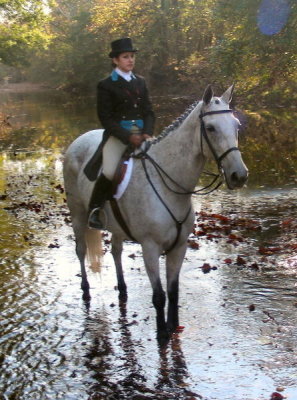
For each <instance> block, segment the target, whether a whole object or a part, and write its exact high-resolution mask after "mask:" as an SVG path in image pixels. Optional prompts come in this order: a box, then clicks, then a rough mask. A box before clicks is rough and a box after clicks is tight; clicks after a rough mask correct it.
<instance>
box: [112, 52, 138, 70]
mask: <svg viewBox="0 0 297 400" xmlns="http://www.w3.org/2000/svg"><path fill="white" fill-rule="evenodd" d="M113 62H114V63H115V64H116V66H117V67H118V68H119V69H120V70H121V71H123V72H130V71H132V69H133V68H134V65H135V53H133V52H130V51H129V52H128V51H127V52H125V53H121V54H120V55H119V56H118V57H114V58H113Z"/></svg>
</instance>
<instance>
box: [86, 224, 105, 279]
mask: <svg viewBox="0 0 297 400" xmlns="http://www.w3.org/2000/svg"><path fill="white" fill-rule="evenodd" d="M85 240H86V245H87V258H88V261H89V263H90V266H91V269H92V270H93V271H94V272H100V270H101V260H102V256H103V252H102V235H101V231H98V230H95V229H89V228H87V229H86V232H85Z"/></svg>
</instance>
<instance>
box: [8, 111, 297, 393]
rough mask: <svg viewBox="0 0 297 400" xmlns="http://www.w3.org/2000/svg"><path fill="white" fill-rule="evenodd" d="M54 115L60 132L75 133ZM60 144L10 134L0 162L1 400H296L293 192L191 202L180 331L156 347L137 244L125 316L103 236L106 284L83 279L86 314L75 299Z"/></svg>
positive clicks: (130, 247)
mask: <svg viewBox="0 0 297 400" xmlns="http://www.w3.org/2000/svg"><path fill="white" fill-rule="evenodd" d="M9 104H10V103H7V107H8V105H9ZM42 104H43V106H42V107H43V110H46V107H45V105H44V103H42ZM51 104H52V105H53V108H55V111H54V112H53V113H52V114H51V118H52V120H53V121H56V122H55V124H56V125H55V129H57V126H59V125H62V123H61V121H63V120H65V121H66V122H67V121H68V123H69V120H68V119H67V115H64V113H59V112H58V108H59V107H58V106H57V105H56V104H55V103H51ZM35 106H36V104H35ZM55 113H56V114H55ZM66 114H67V113H66ZM54 115H56V117H54ZM82 115H83V113H82ZM66 122H65V124H66ZM53 124H54V122H53ZM69 124H70V125H71V123H69ZM70 125H69V126H68V127H66V128H65V132H69V130H70V128H72V127H71V126H70ZM82 125H83V122H82ZM65 126H66V125H65ZM38 129H39V128H38ZM45 131H46V132H49V130H48V128H47V129H45ZM71 132H72V133H71V135H73V134H74V133H73V130H71ZM65 135H66V134H65ZM65 135H64V132H63V136H62V135H61V137H59V138H58V139H57V140H56V141H55V135H53V133H48V134H47V135H46V134H42V135H41V136H38V130H37V131H34V133H32V136H29V137H26V138H20V140H22V142H20V143H19V142H18V137H17V136H14V139H15V141H14V143H11V147H10V148H8V147H6V148H5V151H3V153H2V157H1V170H0V189H1V193H0V194H1V195H2V196H1V201H0V205H1V208H0V215H1V227H0V230H1V238H0V249H1V260H0V263H1V268H0V281H1V287H0V299H1V302H0V309H1V321H0V325H1V338H0V349H1V356H0V357H1V358H0V360H1V369H0V393H2V394H1V396H2V397H1V396H0V398H3V399H21V400H27V399H28V400H31V399H32V400H33V399H34V400H35V399H63V400H68V399H69V400H70V399H75V400H77V399H84V400H85V399H200V398H202V399H204V400H221V399H224V400H260V399H261V400H262V399H263V400H266V399H267V400H269V399H270V396H271V393H272V392H274V391H276V389H281V388H283V389H284V391H283V392H282V394H284V395H286V396H287V398H288V399H295V398H297V373H296V363H297V361H296V360H297V347H296V339H297V337H296V336H297V330H296V326H297V297H296V296H297V284H296V276H297V242H296V220H297V218H296V217H297V205H296V194H297V189H296V188H295V187H294V186H289V187H287V188H285V187H286V186H285V185H283V187H282V188H268V187H266V188H262V189H253V188H248V189H243V190H242V191H239V192H227V191H224V190H219V191H217V192H215V193H213V194H211V195H209V196H206V197H203V198H201V197H200V198H197V199H195V200H194V201H195V209H196V210H197V221H196V227H195V231H196V234H195V235H193V237H191V240H193V242H194V243H197V246H199V249H195V248H191V247H190V248H189V250H188V252H187V256H186V259H185V262H184V266H183V269H182V272H181V279H180V281H181V283H180V292H181V294H180V323H181V325H183V326H185V329H184V331H183V332H182V333H179V334H176V335H174V337H173V339H172V340H171V342H170V343H169V345H168V346H167V347H166V348H164V349H160V348H159V347H158V344H157V341H156V338H155V336H156V332H155V312H154V309H153V307H152V305H151V288H150V284H149V281H148V278H147V276H146V273H145V270H144V267H143V261H142V258H141V250H140V247H139V246H138V245H135V244H132V243H127V244H126V246H125V251H124V265H125V277H126V282H127V285H128V294H129V297H128V302H127V304H126V305H124V304H119V302H118V294H117V291H116V290H115V286H116V276H115V271H114V267H113V261H112V257H111V255H110V253H109V251H108V250H109V241H108V237H105V240H104V242H105V245H104V247H105V249H106V253H105V256H104V260H103V266H102V271H101V274H99V273H98V272H96V271H92V270H90V269H89V270H88V273H89V278H90V284H91V295H92V300H91V303H90V305H89V306H86V304H85V303H84V302H83V301H82V299H81V291H80V277H79V276H78V275H79V263H78V261H77V259H76V256H75V252H74V239H73V234H72V229H71V225H70V222H69V216H68V211H67V208H66V206H65V203H64V193H63V187H62V186H63V182H62V177H61V165H62V164H61V163H62V157H61V149H62V148H63V146H64V143H65V144H66V142H67V140H69V139H70V136H71V135H70V133H69V137H67V135H66V136H65ZM28 139H29V140H32V143H34V145H32V146H31V147H30V146H28ZM5 140H6V142H5ZM5 140H4V143H9V138H6V139H5ZM20 147H22V148H23V149H28V148H29V147H30V152H29V151H27V150H26V151H24V150H23V151H19V150H18V149H19V148H20ZM43 149H46V150H43ZM197 246H196V247H197ZM193 247H195V246H193ZM163 262H164V260H163V259H162V260H161V263H162V265H163ZM205 263H208V264H209V265H210V267H211V269H210V271H209V272H208V273H204V272H205V269H203V265H204V264H205Z"/></svg>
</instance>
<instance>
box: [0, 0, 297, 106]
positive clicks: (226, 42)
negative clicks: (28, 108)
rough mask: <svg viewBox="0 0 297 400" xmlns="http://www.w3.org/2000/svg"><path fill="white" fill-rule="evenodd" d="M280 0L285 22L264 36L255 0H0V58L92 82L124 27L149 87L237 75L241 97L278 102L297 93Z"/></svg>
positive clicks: (221, 83) (67, 81)
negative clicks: (113, 41)
mask: <svg viewBox="0 0 297 400" xmlns="http://www.w3.org/2000/svg"><path fill="white" fill-rule="evenodd" d="M288 1H290V6H291V12H290V16H289V19H288V21H287V23H286V25H285V26H284V27H283V29H282V30H281V31H280V32H279V33H277V34H275V35H272V36H266V35H264V34H262V33H261V31H260V30H259V29H258V26H257V13H258V10H259V6H260V4H261V0H249V1H246V0H124V1H123V0H78V1H75V0H69V1H67V0H56V1H55V2H52V3H51V4H50V5H48V10H50V13H47V14H46V15H45V14H44V8H43V4H44V3H43V1H42V0H34V1H28V0H9V1H8V0H0V12H1V15H2V16H5V19H4V20H3V22H1V23H0V39H1V43H2V47H1V50H0V57H1V58H2V60H3V61H4V62H6V63H7V64H24V63H26V62H28V61H30V62H31V64H32V66H31V69H30V74H29V75H28V76H29V77H30V78H31V79H35V80H42V81H43V82H44V81H46V82H50V83H51V84H53V85H55V86H60V87H64V88H65V87H68V88H80V90H81V89H82V88H90V87H92V88H94V87H95V85H96V82H97V81H98V79H99V78H100V77H103V76H105V75H106V74H108V73H109V71H110V61H109V59H108V57H107V55H108V52H109V50H110V42H111V41H112V40H114V39H117V38H119V37H123V36H130V37H132V38H133V40H134V42H135V45H136V47H138V48H139V49H140V50H141V51H140V52H139V53H138V60H137V70H138V71H140V72H141V73H142V74H144V75H145V76H146V77H147V79H148V81H149V83H150V85H151V88H152V89H154V90H155V91H157V90H158V89H160V90H162V91H164V90H166V92H171V93H172V92H175V93H180V92H181V91H182V92H183V93H185V92H189V91H190V93H191V94H193V93H194V92H197V91H198V92H199V93H201V91H202V90H203V88H204V87H205V85H206V84H208V83H214V84H215V85H216V86H218V87H219V90H220V89H222V88H225V87H226V84H229V83H231V82H233V81H237V93H239V94H240V93H241V94H244V96H245V101H246V102H247V104H249V103H251V105H252V103H255V102H257V103H259V104H263V103H273V104H280V105H281V104H286V103H287V102H288V101H289V99H290V102H292V101H293V100H294V98H295V99H296V94H295V93H296V81H297V60H296V57H297V56H296V55H297V48H296V46H297V40H296V31H297V29H296V28H297V3H296V2H295V1H293V0H288ZM44 18H45V19H44ZM46 19H48V20H49V24H47V23H43V24H40V21H45V20H46ZM20 21H22V23H20ZM16 22H18V24H17V23H16ZM11 27H13V29H12V30H11V29H10V28H11ZM29 27H30V29H28V28H29ZM41 42H42V43H43V45H44V44H45V46H44V50H42V51H40V50H39V51H36V49H40V43H41ZM32 52H34V55H33V53H32ZM255 99H256V100H255Z"/></svg>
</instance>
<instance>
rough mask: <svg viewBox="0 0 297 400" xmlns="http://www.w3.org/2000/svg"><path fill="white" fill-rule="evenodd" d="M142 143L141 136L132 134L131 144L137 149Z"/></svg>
mask: <svg viewBox="0 0 297 400" xmlns="http://www.w3.org/2000/svg"><path fill="white" fill-rule="evenodd" d="M142 141H143V138H142V135H139V134H138V133H132V135H130V137H129V142H130V143H131V144H132V145H133V146H135V147H139V146H140V145H141V143H142Z"/></svg>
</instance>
